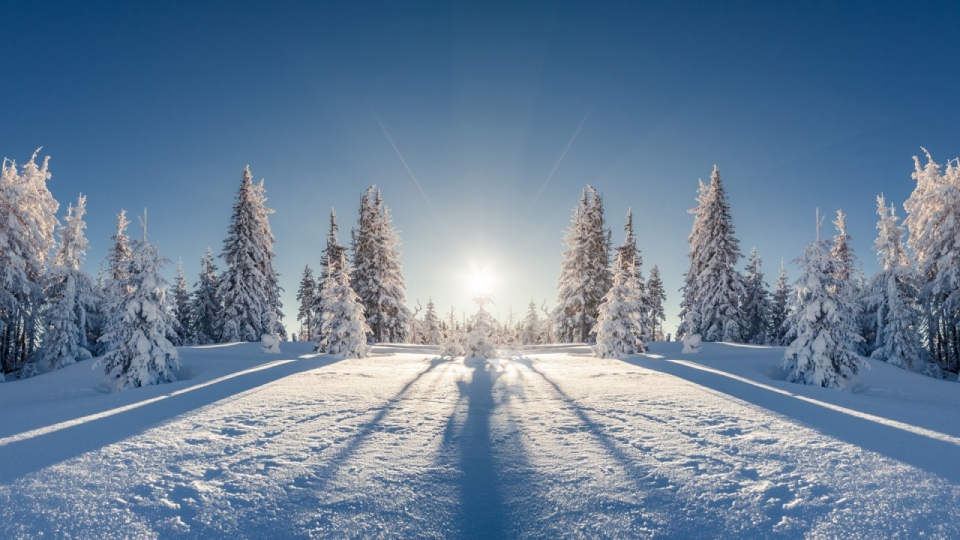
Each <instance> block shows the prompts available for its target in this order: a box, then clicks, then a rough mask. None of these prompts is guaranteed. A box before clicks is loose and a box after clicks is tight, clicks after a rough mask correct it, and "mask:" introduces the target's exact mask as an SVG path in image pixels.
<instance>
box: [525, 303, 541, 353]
mask: <svg viewBox="0 0 960 540" xmlns="http://www.w3.org/2000/svg"><path fill="white" fill-rule="evenodd" d="M521 324H522V330H521V331H520V343H521V344H522V345H537V344H539V343H541V340H542V339H543V330H542V328H541V326H542V324H541V323H540V314H539V313H537V303H536V302H534V301H533V298H531V299H530V304H529V305H528V306H527V315H526V316H525V317H524V318H523V321H522V322H521Z"/></svg>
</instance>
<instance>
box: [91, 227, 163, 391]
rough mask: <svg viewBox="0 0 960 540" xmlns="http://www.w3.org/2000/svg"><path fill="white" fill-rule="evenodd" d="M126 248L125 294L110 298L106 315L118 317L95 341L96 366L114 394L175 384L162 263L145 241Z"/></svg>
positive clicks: (123, 287) (149, 244)
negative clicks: (101, 346)
mask: <svg viewBox="0 0 960 540" xmlns="http://www.w3.org/2000/svg"><path fill="white" fill-rule="evenodd" d="M144 237H146V232H144ZM131 247H132V255H131V258H130V259H128V260H127V261H126V262H125V263H124V264H123V265H122V270H123V274H124V275H125V277H124V278H123V282H122V283H120V290H124V291H126V294H124V295H122V296H119V297H112V298H110V303H111V304H112V305H111V306H110V313H113V314H116V315H118V316H117V317H115V318H113V319H112V320H111V321H110V324H109V325H108V327H107V328H106V332H105V333H104V335H103V336H102V338H101V339H102V340H104V342H105V343H106V345H107V347H108V348H107V352H106V354H104V355H103V357H102V358H100V359H99V360H97V364H96V365H97V366H102V367H103V369H104V372H105V373H106V374H107V375H109V376H112V377H113V378H114V379H115V380H116V384H117V387H118V388H119V389H126V388H135V387H139V386H145V385H152V384H162V383H167V382H172V381H175V380H176V375H175V374H174V370H175V369H177V368H178V367H179V366H180V357H179V355H178V354H177V349H176V347H174V346H173V344H172V343H170V341H169V340H168V339H167V336H168V335H170V333H171V331H172V328H173V325H175V324H176V322H175V321H176V320H175V319H174V318H173V315H172V314H171V313H169V312H168V311H167V310H166V309H164V303H165V302H166V294H167V282H166V280H165V279H164V278H163V276H162V275H161V273H160V270H161V269H162V268H163V265H164V263H166V262H168V261H167V260H166V259H164V258H162V257H161V256H160V252H159V251H158V250H157V248H156V246H154V245H153V244H151V243H150V242H147V241H146V239H144V240H137V241H134V242H133V243H132V246H131Z"/></svg>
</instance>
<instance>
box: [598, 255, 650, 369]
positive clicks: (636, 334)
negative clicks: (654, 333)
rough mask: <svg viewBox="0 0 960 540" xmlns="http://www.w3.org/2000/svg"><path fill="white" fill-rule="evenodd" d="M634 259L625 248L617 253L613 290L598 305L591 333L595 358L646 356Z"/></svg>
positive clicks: (640, 299) (645, 331)
mask: <svg viewBox="0 0 960 540" xmlns="http://www.w3.org/2000/svg"><path fill="white" fill-rule="evenodd" d="M633 255H634V254H632V253H630V251H629V250H628V249H626V247H625V246H621V247H620V248H618V249H617V256H616V259H615V263H614V265H615V267H614V274H613V286H612V287H611V288H610V291H609V292H607V294H606V296H604V297H603V303H602V304H600V316H599V317H598V320H597V324H596V326H595V327H594V329H593V332H594V333H595V334H596V335H597V344H596V346H594V347H593V353H594V355H595V356H597V357H598V358H623V357H625V356H627V355H630V354H637V353H643V352H646V343H645V342H644V336H645V335H646V334H647V332H648V329H647V327H646V326H645V325H644V319H645V317H644V315H645V312H644V310H643V300H642V296H641V291H640V288H639V286H638V284H637V277H636V271H635V269H634V265H633Z"/></svg>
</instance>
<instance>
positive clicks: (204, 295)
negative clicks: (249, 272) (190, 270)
mask: <svg viewBox="0 0 960 540" xmlns="http://www.w3.org/2000/svg"><path fill="white" fill-rule="evenodd" d="M219 282H220V277H219V275H218V274H217V265H216V264H214V260H213V251H212V250H211V249H210V248H207V252H206V254H205V255H204V256H203V257H202V258H201V259H200V278H199V280H198V281H197V283H196V284H195V285H194V286H193V297H192V298H191V299H190V334H191V336H193V342H194V343H196V344H197V345H210V344H212V343H217V342H218V341H219V340H218V339H217V317H218V316H219V314H220V311H221V309H222V307H221V305H222V303H221V302H220V295H219V291H218V284H219Z"/></svg>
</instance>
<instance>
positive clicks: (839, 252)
mask: <svg viewBox="0 0 960 540" xmlns="http://www.w3.org/2000/svg"><path fill="white" fill-rule="evenodd" d="M833 225H834V226H835V227H836V228H837V234H836V236H834V237H833V245H832V246H831V249H830V260H831V267H832V268H833V276H832V285H831V287H832V291H833V292H834V293H835V294H837V295H840V296H843V297H845V298H846V300H847V302H844V306H845V307H848V308H850V311H848V312H846V313H844V314H843V315H842V316H841V318H842V319H843V320H844V321H845V322H847V323H849V324H850V325H851V328H853V329H854V330H855V333H856V334H859V335H860V337H861V338H862V337H863V336H862V334H863V331H862V329H861V328H860V326H861V316H862V310H861V305H862V303H863V302H862V300H861V298H860V294H861V288H860V286H859V275H858V274H857V257H856V255H854V252H853V246H851V245H850V242H851V240H852V238H851V236H850V235H849V234H847V216H846V214H844V213H843V211H842V210H837V219H836V221H834V222H833ZM857 343H858V345H857V347H856V350H858V351H860V352H865V351H864V350H863V349H864V340H863V339H860V340H858V342H857ZM848 345H849V346H853V344H852V343H848Z"/></svg>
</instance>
